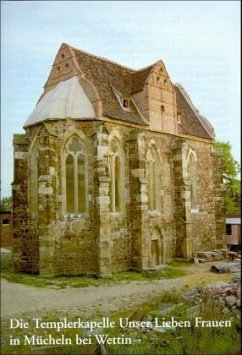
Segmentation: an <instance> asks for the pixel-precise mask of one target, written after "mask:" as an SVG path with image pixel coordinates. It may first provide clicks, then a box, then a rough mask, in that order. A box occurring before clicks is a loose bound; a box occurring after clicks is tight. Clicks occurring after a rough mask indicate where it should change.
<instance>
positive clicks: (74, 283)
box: [1, 260, 187, 288]
mask: <svg viewBox="0 0 242 355" xmlns="http://www.w3.org/2000/svg"><path fill="white" fill-rule="evenodd" d="M170 265H171V264H170ZM170 265H168V266H166V267H164V268H162V269H160V270H151V271H142V272H135V271H124V272H119V273H116V274H114V275H113V277H112V278H97V277H94V276H57V277H54V278H47V277H42V276H40V275H31V274H25V273H19V272H18V273H15V272H13V271H12V269H11V261H10V260H1V277H3V278H4V279H6V280H8V281H11V282H16V283H22V284H24V285H28V286H35V287H54V288H67V287H75V288H81V287H88V286H100V285H103V284H111V283H119V282H132V281H152V280H162V279H171V278H176V277H181V276H185V275H187V272H186V271H185V270H184V266H183V265H182V267H181V268H179V265H178V264H176V266H175V267H174V266H173V265H171V266H170Z"/></svg>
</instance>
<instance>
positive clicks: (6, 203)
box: [0, 196, 12, 211]
mask: <svg viewBox="0 0 242 355" xmlns="http://www.w3.org/2000/svg"><path fill="white" fill-rule="evenodd" d="M0 210H1V211H11V210H12V197H10V196H9V197H2V198H1V201H0Z"/></svg>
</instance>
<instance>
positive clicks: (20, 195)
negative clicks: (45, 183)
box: [12, 134, 39, 273]
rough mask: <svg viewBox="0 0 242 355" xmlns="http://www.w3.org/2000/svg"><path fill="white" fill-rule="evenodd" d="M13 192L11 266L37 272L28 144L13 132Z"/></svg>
mask: <svg viewBox="0 0 242 355" xmlns="http://www.w3.org/2000/svg"><path fill="white" fill-rule="evenodd" d="M13 145H14V181H13V183H12V194H13V250H12V258H13V268H14V270H16V271H24V272H30V273H37V272H38V270H39V243H38V235H37V234H36V233H34V234H32V233H31V232H30V224H31V222H30V220H29V209H28V178H29V173H28V157H29V155H28V146H29V139H28V137H27V136H26V135H24V134H15V135H14V140H13Z"/></svg>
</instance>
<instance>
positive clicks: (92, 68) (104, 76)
mask: <svg viewBox="0 0 242 355" xmlns="http://www.w3.org/2000/svg"><path fill="white" fill-rule="evenodd" d="M73 51H74V53H75V56H76V59H77V62H78V64H79V67H80V70H81V71H83V72H84V73H85V77H86V78H87V79H88V80H90V81H91V82H92V83H93V84H94V85H95V86H96V88H97V90H98V92H99V95H100V98H101V100H102V102H103V113H104V115H106V116H108V117H111V118H116V119H120V120H124V121H128V122H132V123H138V124H142V125H144V124H145V122H144V121H143V119H142V118H141V117H140V115H139V113H138V111H137V109H136V107H135V106H134V105H133V103H132V101H130V111H129V112H127V111H124V110H122V108H121V107H120V104H119V102H118V100H117V98H116V96H115V93H114V91H113V88H112V86H113V87H114V88H116V89H117V90H118V91H119V92H120V93H121V94H122V96H123V97H127V98H130V95H131V75H130V74H131V73H133V72H134V70H132V69H129V68H126V67H124V66H122V65H120V64H117V63H114V62H112V61H110V60H107V59H104V58H101V57H97V56H94V55H91V54H89V53H87V52H84V51H80V50H78V49H74V48H73Z"/></svg>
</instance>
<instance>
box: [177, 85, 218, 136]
mask: <svg viewBox="0 0 242 355" xmlns="http://www.w3.org/2000/svg"><path fill="white" fill-rule="evenodd" d="M174 87H175V91H176V103H177V111H178V112H179V113H180V115H181V124H179V125H178V132H179V133H181V134H182V133H184V134H190V135H192V136H197V137H201V138H206V139H214V130H213V127H212V125H211V124H210V122H209V121H208V120H207V119H206V118H205V117H203V116H201V115H200V114H199V112H198V110H197V109H196V107H195V106H194V105H193V103H192V101H191V99H190V97H189V95H188V94H187V92H186V91H185V89H184V88H183V87H182V86H181V85H180V84H175V85H174Z"/></svg>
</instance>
